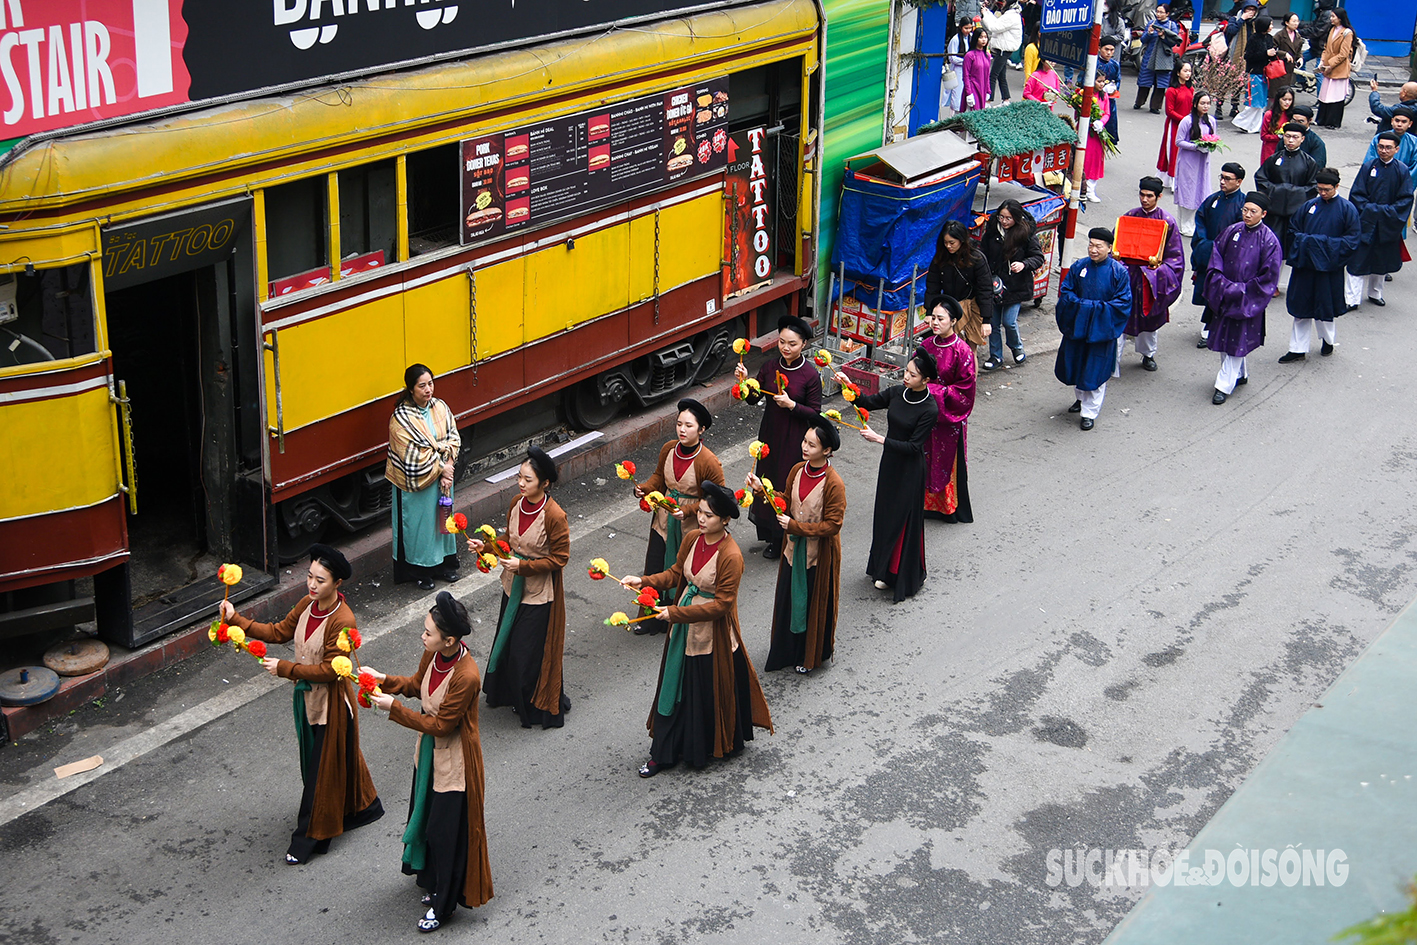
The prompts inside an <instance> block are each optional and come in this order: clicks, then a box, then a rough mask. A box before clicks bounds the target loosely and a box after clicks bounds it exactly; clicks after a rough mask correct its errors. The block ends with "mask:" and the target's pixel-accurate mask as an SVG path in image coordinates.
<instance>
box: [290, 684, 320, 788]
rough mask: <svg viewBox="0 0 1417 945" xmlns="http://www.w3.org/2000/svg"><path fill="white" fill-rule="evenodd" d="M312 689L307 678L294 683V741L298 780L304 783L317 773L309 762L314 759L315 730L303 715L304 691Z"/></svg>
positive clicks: (307, 782)
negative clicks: (298, 761) (312, 769)
mask: <svg viewBox="0 0 1417 945" xmlns="http://www.w3.org/2000/svg"><path fill="white" fill-rule="evenodd" d="M312 689H313V687H312V686H311V685H310V681H309V680H308V679H301V680H298V681H297V682H296V683H295V695H294V701H295V741H296V744H298V745H299V746H300V780H301V782H302V783H304V784H309V783H310V778H311V776H312V774H317V773H318V772H311V771H310V763H311V762H312V761H313V760H314V758H312V757H311V756H312V755H314V754H315V730H314V729H312V728H311V727H310V720H309V719H308V718H306V716H305V693H307V692H310V691H312Z"/></svg>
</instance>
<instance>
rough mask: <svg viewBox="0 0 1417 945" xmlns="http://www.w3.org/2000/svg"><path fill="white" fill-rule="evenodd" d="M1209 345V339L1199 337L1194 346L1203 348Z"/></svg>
mask: <svg viewBox="0 0 1417 945" xmlns="http://www.w3.org/2000/svg"><path fill="white" fill-rule="evenodd" d="M1209 345H1210V342H1209V341H1206V340H1205V339H1204V338H1202V339H1200V340H1199V341H1197V342H1196V347H1197V348H1205V347H1208V346H1209Z"/></svg>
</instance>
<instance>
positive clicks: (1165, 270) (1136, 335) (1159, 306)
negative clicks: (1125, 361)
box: [1117, 177, 1186, 371]
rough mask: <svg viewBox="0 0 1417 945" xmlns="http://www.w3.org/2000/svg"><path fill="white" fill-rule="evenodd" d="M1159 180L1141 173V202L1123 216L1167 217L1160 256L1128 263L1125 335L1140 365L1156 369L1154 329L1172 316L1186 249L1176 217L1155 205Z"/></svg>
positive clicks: (1159, 194) (1158, 329)
mask: <svg viewBox="0 0 1417 945" xmlns="http://www.w3.org/2000/svg"><path fill="white" fill-rule="evenodd" d="M1161 190H1162V183H1161V178H1159V177H1143V178H1142V179H1141V183H1140V184H1138V185H1137V197H1138V199H1139V200H1140V202H1141V206H1139V207H1136V208H1134V209H1131V210H1128V211H1127V212H1126V213H1124V214H1123V216H1128V217H1145V218H1147V219H1149V220H1165V221H1166V245H1165V246H1164V247H1163V248H1162V250H1161V255H1160V256H1159V257H1155V258H1153V259H1152V260H1151V261H1150V262H1147V263H1144V264H1137V263H1127V271H1128V272H1129V273H1130V274H1131V279H1132V317H1131V318H1130V319H1128V320H1127V328H1126V331H1125V333H1124V334H1125V335H1126V337H1128V338H1131V339H1132V346H1133V347H1134V348H1136V352H1137V354H1139V355H1141V366H1142V367H1143V368H1145V369H1146V370H1148V371H1155V370H1156V347H1157V332H1158V331H1160V330H1161V326H1162V325H1165V324H1166V323H1167V322H1169V321H1170V320H1171V306H1172V305H1173V304H1175V302H1176V300H1177V299H1179V298H1180V297H1181V279H1182V278H1183V277H1184V276H1185V275H1186V251H1185V249H1184V248H1183V247H1182V246H1181V230H1180V228H1179V227H1178V226H1177V225H1176V218H1175V217H1173V216H1172V215H1171V214H1169V213H1167V212H1166V211H1165V210H1162V209H1161V208H1160V207H1159V206H1157V201H1158V200H1159V199H1160V197H1161ZM1125 346H1126V342H1125V341H1123V342H1122V343H1121V344H1120V345H1118V346H1117V366H1118V369H1119V370H1120V369H1121V362H1122V349H1123V348H1124V347H1125Z"/></svg>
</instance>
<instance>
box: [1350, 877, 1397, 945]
mask: <svg viewBox="0 0 1417 945" xmlns="http://www.w3.org/2000/svg"><path fill="white" fill-rule="evenodd" d="M1414 883H1417V879H1414ZM1414 883H1409V884H1408V885H1407V898H1408V900H1410V901H1409V903H1408V906H1407V908H1406V909H1404V910H1402V911H1401V912H1387V913H1383V914H1382V915H1377V916H1374V917H1373V918H1371V919H1368V920H1366V921H1363V922H1359V923H1358V924H1357V925H1350V926H1349V927H1348V928H1346V929H1344V930H1343V931H1342V932H1339V933H1338V934H1337V935H1335V936H1334V937H1333V941H1335V942H1342V941H1347V940H1349V939H1352V940H1353V945H1414V943H1417V885H1414Z"/></svg>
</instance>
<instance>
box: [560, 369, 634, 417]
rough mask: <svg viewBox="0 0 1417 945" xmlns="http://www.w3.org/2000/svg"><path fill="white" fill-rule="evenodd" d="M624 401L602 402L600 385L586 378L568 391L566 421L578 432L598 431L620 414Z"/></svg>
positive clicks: (595, 380)
mask: <svg viewBox="0 0 1417 945" xmlns="http://www.w3.org/2000/svg"><path fill="white" fill-rule="evenodd" d="M623 403H624V402H623V401H614V400H612V401H609V402H605V401H602V400H601V398H600V385H599V383H598V382H597V379H596V378H594V377H590V378H586V379H585V380H583V381H581V382H580V383H579V384H575V385H573V386H572V387H571V388H570V389H569V390H568V391H566V419H568V420H570V421H571V426H573V427H575V428H576V429H578V430H598V429H600V428H601V427H603V426H605V425H606V424H607V423H609V422H610V421H611V420H614V419H615V417H616V416H617V415H619V413H620V408H621V406H622V405H623Z"/></svg>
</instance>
